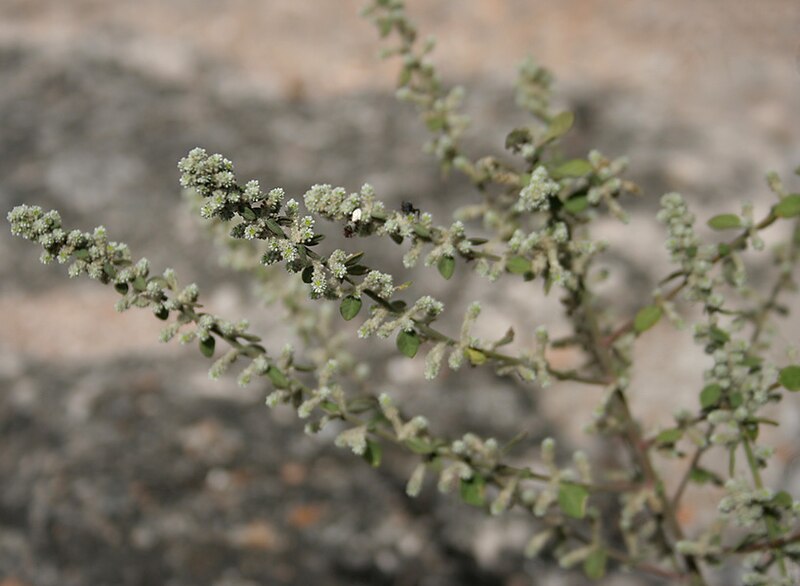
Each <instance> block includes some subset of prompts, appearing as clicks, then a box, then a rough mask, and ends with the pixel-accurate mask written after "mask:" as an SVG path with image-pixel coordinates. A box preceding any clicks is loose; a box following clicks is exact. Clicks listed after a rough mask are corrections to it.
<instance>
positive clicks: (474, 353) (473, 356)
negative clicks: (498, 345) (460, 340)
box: [466, 348, 486, 366]
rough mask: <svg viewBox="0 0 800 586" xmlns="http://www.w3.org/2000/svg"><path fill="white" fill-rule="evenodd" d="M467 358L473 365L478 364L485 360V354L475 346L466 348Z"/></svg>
mask: <svg viewBox="0 0 800 586" xmlns="http://www.w3.org/2000/svg"><path fill="white" fill-rule="evenodd" d="M466 353H467V359H468V360H469V363H470V364H472V365H473V366H480V365H481V364H483V363H484V362H486V354H484V353H483V352H481V351H480V350H477V349H475V348H467V350H466Z"/></svg>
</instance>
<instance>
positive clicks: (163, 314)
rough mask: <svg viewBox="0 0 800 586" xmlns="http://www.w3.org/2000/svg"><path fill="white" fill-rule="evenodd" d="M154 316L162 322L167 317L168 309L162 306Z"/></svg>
mask: <svg viewBox="0 0 800 586" xmlns="http://www.w3.org/2000/svg"><path fill="white" fill-rule="evenodd" d="M154 314H155V316H156V317H157V318H158V319H161V320H164V319H167V318H168V317H169V309H167V308H166V307H163V306H162V307H161V308H160V309H159V310H158V311H156V312H154Z"/></svg>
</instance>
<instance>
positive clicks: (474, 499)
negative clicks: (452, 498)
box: [459, 474, 486, 507]
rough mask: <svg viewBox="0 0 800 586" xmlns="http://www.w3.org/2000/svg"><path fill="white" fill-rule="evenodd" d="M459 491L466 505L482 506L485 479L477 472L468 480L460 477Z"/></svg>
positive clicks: (484, 500) (484, 493)
mask: <svg viewBox="0 0 800 586" xmlns="http://www.w3.org/2000/svg"><path fill="white" fill-rule="evenodd" d="M459 492H460V493H461V499H462V500H463V501H464V502H465V503H467V504H468V505H472V506H475V507H482V506H483V505H484V503H485V502H486V481H485V480H484V479H483V476H480V475H478V474H475V475H474V476H473V477H472V478H470V479H468V480H463V479H462V480H461V487H460V490H459Z"/></svg>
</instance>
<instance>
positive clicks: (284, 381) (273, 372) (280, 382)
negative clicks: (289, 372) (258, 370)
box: [267, 366, 289, 389]
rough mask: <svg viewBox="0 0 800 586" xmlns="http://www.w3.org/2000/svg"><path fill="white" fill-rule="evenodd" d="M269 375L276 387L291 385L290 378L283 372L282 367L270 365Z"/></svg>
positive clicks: (283, 387) (282, 387)
mask: <svg viewBox="0 0 800 586" xmlns="http://www.w3.org/2000/svg"><path fill="white" fill-rule="evenodd" d="M267 376H268V377H269V380H270V381H271V382H272V384H273V385H274V386H275V388H276V389H285V388H287V387H288V386H289V379H288V378H286V375H285V374H283V373H282V372H281V371H280V369H278V368H276V367H274V366H270V367H269V369H267Z"/></svg>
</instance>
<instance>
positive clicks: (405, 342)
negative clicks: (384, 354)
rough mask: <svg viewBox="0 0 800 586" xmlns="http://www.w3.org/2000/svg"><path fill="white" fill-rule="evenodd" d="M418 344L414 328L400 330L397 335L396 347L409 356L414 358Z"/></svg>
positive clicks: (418, 340)
mask: <svg viewBox="0 0 800 586" xmlns="http://www.w3.org/2000/svg"><path fill="white" fill-rule="evenodd" d="M419 345H420V339H419V336H417V332H415V331H414V330H411V331H406V330H401V331H400V333H399V334H398V335H397V349H398V350H400V352H402V353H403V355H405V356H408V357H409V358H414V356H416V355H417V350H419Z"/></svg>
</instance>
